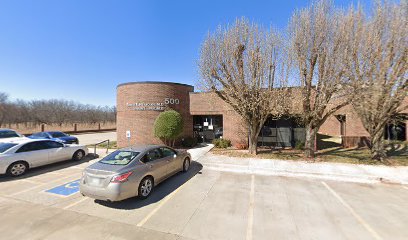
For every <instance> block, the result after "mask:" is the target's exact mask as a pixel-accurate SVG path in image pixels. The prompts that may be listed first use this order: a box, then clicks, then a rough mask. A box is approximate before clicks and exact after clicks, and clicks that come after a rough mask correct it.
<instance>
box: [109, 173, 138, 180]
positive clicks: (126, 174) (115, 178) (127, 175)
mask: <svg viewBox="0 0 408 240" xmlns="http://www.w3.org/2000/svg"><path fill="white" fill-rule="evenodd" d="M132 173H133V172H127V173H124V174H122V175H119V176H115V177H113V178H112V180H111V182H113V183H122V182H126V181H127V180H128V177H129V176H130V175H132Z"/></svg>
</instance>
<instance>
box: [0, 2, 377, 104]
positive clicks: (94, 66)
mask: <svg viewBox="0 0 408 240" xmlns="http://www.w3.org/2000/svg"><path fill="white" fill-rule="evenodd" d="M309 2H310V1H306V0H291V1H289V0H288V1H282V0H280V1H273V0H270V1H267V0H266V1H258V0H251V1H249V0H248V1H237V0H235V1H234V0H232V1H221V0H218V1H217V0H214V1H213V0H211V1H209V0H207V1H206V0H194V1H193V0H190V1H176V0H173V1H164V0H163V1H154V0H149V1H125V0H122V1H113V0H111V1H104V0H94V1H86V0H58V1H55V0H38V1H20V0H0V31H1V34H0V91H1V92H6V93H8V94H9V95H10V96H11V97H12V98H13V99H16V98H20V99H26V100H31V99H50V98H63V99H68V100H74V101H78V102H81V103H89V104H95V105H115V101H116V86H117V85H118V84H120V83H123V82H130V81H174V82H180V83H187V84H192V85H194V84H195V83H196V82H197V79H198V71H197V67H196V62H197V59H198V52H199V47H200V44H201V42H202V41H203V40H204V37H205V35H206V33H207V32H208V31H213V30H214V29H215V28H216V27H217V26H218V25H219V24H226V23H230V22H233V21H234V20H235V19H236V18H237V17H242V16H245V17H247V18H249V19H250V20H252V21H255V22H258V23H261V24H263V25H265V26H269V25H270V24H272V25H274V26H276V27H278V28H282V27H284V26H285V25H286V24H287V22H288V19H289V17H290V15H291V13H292V12H293V10H294V9H296V8H302V7H304V6H307V5H308V4H309ZM334 2H335V4H336V5H338V6H344V7H346V6H348V5H349V4H350V3H354V4H355V3H356V2H357V1H351V0H348V1H347V0H335V1H334ZM361 2H363V4H367V3H366V2H370V1H368V0H366V1H361Z"/></svg>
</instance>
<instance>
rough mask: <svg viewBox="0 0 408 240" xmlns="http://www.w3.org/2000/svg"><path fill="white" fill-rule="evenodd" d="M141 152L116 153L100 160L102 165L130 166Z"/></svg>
mask: <svg viewBox="0 0 408 240" xmlns="http://www.w3.org/2000/svg"><path fill="white" fill-rule="evenodd" d="M137 155H139V152H133V151H115V152H113V153H111V154H109V155H108V156H106V157H104V158H103V159H102V160H100V161H99V162H100V163H104V164H110V165H127V164H129V163H130V162H131V161H132V160H133V159H134V158H135V157H136V156H137Z"/></svg>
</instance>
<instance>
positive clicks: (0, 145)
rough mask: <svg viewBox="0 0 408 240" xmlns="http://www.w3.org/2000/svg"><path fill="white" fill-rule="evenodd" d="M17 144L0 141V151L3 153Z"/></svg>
mask: <svg viewBox="0 0 408 240" xmlns="http://www.w3.org/2000/svg"><path fill="white" fill-rule="evenodd" d="M14 146H17V144H15V143H0V153H4V152H5V151H7V150H9V149H10V148H12V147H14Z"/></svg>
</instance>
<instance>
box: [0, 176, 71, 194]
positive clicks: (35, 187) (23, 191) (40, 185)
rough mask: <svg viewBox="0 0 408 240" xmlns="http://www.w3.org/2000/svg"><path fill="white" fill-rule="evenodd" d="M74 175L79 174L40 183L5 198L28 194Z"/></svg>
mask: <svg viewBox="0 0 408 240" xmlns="http://www.w3.org/2000/svg"><path fill="white" fill-rule="evenodd" d="M75 175H79V174H78V173H75V174H72V175H69V176H66V177H63V178H58V179H56V180H54V181H48V182H46V183H41V184H39V185H37V186H34V187H30V188H27V189H24V190H21V191H19V192H15V193H12V194H9V195H6V196H7V197H14V196H16V195H18V194H21V193H25V192H29V191H31V190H33V189H37V188H39V187H42V186H45V185H47V184H50V183H54V182H58V181H60V180H63V179H66V178H71V177H72V176H75Z"/></svg>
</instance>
